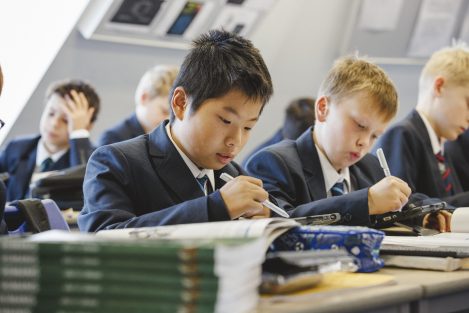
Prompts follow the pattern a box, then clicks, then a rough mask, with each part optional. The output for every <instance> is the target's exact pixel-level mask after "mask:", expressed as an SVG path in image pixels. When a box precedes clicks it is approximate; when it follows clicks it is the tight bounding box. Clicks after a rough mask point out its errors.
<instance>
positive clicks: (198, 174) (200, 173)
mask: <svg viewBox="0 0 469 313" xmlns="http://www.w3.org/2000/svg"><path fill="white" fill-rule="evenodd" d="M169 124H170V123H168V124H166V127H165V130H166V133H167V134H168V137H169V140H171V142H172V143H173V145H174V147H175V148H176V150H177V151H178V152H179V155H180V156H181V158H182V159H183V161H184V163H186V165H187V167H188V168H189V170H190V171H191V173H192V175H193V176H194V178H202V177H204V176H205V175H207V177H208V180H209V181H210V184H211V185H212V190H215V174H214V172H213V170H211V169H205V168H203V169H200V168H199V167H198V166H197V165H195V164H194V162H192V160H191V159H189V157H188V156H187V155H186V154H185V153H184V152H183V151H182V150H181V149H179V147H178V145H177V144H176V142H174V140H173V137H172V136H171V127H170V125H169Z"/></svg>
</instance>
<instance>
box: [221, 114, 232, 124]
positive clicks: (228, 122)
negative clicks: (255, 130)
mask: <svg viewBox="0 0 469 313" xmlns="http://www.w3.org/2000/svg"><path fill="white" fill-rule="evenodd" d="M219 118H220V120H221V121H222V122H223V123H225V124H231V121H228V120H227V119H224V118H223V117H221V116H219Z"/></svg>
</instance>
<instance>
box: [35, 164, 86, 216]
mask: <svg viewBox="0 0 469 313" xmlns="http://www.w3.org/2000/svg"><path fill="white" fill-rule="evenodd" d="M85 171H86V164H83V165H78V166H74V167H70V168H68V169H66V170H62V171H58V172H57V173H54V174H52V175H50V176H48V177H45V178H42V179H39V180H37V181H36V182H35V183H34V184H33V186H31V197H32V198H39V199H52V200H54V201H55V202H56V203H57V206H58V207H59V208H60V209H68V208H73V209H74V210H76V211H81V209H82V207H83V179H84V177H85Z"/></svg>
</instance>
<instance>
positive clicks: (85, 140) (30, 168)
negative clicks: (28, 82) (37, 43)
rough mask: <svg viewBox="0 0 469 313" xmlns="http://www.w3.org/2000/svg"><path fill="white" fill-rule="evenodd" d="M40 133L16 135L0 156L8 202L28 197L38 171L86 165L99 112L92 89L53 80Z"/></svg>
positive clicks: (96, 99) (97, 102)
mask: <svg viewBox="0 0 469 313" xmlns="http://www.w3.org/2000/svg"><path fill="white" fill-rule="evenodd" d="M45 101H46V105H45V108H44V111H43V112H42V116H41V121H40V124H39V129H40V135H34V136H28V137H23V138H17V139H14V140H12V141H11V142H9V143H8V145H7V147H6V148H5V150H4V151H3V152H2V153H1V155H0V171H1V172H6V173H8V175H9V178H8V180H7V182H6V186H7V196H6V199H7V201H13V200H19V199H24V198H26V197H27V194H28V190H29V185H30V183H31V182H33V181H34V180H35V179H36V178H37V177H39V176H41V173H43V172H48V171H54V170H63V169H66V168H69V167H71V166H76V165H80V164H86V162H87V160H88V158H89V156H90V155H91V152H92V150H93V147H92V145H91V142H90V139H89V137H90V130H91V128H92V126H93V123H94V122H95V121H96V118H97V116H98V112H99V106H100V103H99V97H98V95H97V93H96V91H95V90H94V88H93V87H92V86H91V85H89V84H88V83H85V82H83V81H80V80H67V81H59V82H55V83H53V84H52V85H51V86H50V87H49V88H48V90H47V92H46V98H45Z"/></svg>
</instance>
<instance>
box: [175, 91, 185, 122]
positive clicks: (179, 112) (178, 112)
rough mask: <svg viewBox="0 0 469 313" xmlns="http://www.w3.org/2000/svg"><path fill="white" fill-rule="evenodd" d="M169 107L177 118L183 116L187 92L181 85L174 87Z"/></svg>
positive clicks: (180, 118)
mask: <svg viewBox="0 0 469 313" xmlns="http://www.w3.org/2000/svg"><path fill="white" fill-rule="evenodd" d="M171 109H172V110H173V112H174V116H175V117H176V118H177V119H178V120H182V119H183V118H184V112H185V111H186V109H187V94H186V92H185V90H184V88H182V87H176V89H174V92H173V96H172V97H171Z"/></svg>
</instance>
